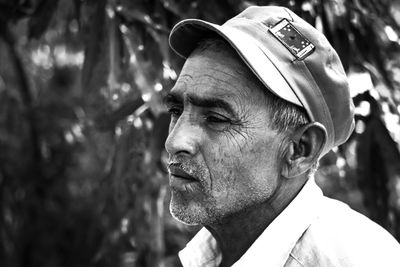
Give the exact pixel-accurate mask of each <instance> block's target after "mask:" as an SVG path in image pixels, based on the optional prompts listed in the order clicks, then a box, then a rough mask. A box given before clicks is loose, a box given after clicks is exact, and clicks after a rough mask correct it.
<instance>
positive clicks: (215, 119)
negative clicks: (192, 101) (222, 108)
mask: <svg viewBox="0 0 400 267" xmlns="http://www.w3.org/2000/svg"><path fill="white" fill-rule="evenodd" d="M206 121H207V122H208V123H230V122H231V120H230V119H229V118H227V117H225V116H223V115H221V114H216V113H212V114H208V115H206Z"/></svg>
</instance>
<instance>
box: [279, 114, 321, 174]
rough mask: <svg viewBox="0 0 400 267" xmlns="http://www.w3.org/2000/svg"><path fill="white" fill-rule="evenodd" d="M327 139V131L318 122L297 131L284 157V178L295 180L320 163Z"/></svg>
mask: <svg viewBox="0 0 400 267" xmlns="http://www.w3.org/2000/svg"><path fill="white" fill-rule="evenodd" d="M326 139H327V134H326V129H325V127H324V126H323V125H322V124H320V123H318V122H312V123H308V124H306V125H304V126H302V127H300V128H299V129H297V130H295V131H294V132H293V134H292V135H291V137H290V141H289V144H288V146H287V147H286V151H285V155H284V157H283V160H284V162H283V164H282V165H281V166H282V167H281V174H282V176H284V177H286V178H293V177H296V176H299V175H301V174H304V173H305V172H306V171H307V170H309V169H310V168H311V167H312V165H313V164H314V163H315V162H316V161H318V159H319V157H320V155H321V153H322V150H323V148H324V145H325V142H326Z"/></svg>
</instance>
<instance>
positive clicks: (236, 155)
mask: <svg viewBox="0 0 400 267" xmlns="http://www.w3.org/2000/svg"><path fill="white" fill-rule="evenodd" d="M256 140H257V139H256ZM258 140H260V138H259V139H258ZM210 149H213V153H210V154H209V155H210V157H209V159H208V162H207V163H208V164H207V165H208V168H209V171H210V180H211V181H210V182H211V183H210V184H211V186H212V190H213V191H217V192H220V193H222V192H225V193H228V192H230V191H240V190H242V191H243V192H245V191H247V189H250V188H251V189H252V190H253V189H254V187H261V186H262V187H264V186H267V185H269V184H270V183H271V186H273V184H274V181H275V180H276V177H277V171H278V168H277V158H276V154H275V153H274V152H276V149H277V147H276V146H274V144H273V142H267V141H266V140H260V141H259V142H251V141H250V142H247V143H245V144H244V145H242V146H240V147H239V146H235V147H230V146H223V145H221V144H220V145H215V146H213V147H212V148H211V147H210Z"/></svg>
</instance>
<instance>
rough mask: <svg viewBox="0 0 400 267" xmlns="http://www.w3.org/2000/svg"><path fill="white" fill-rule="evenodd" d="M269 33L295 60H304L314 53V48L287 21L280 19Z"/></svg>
mask: <svg viewBox="0 0 400 267" xmlns="http://www.w3.org/2000/svg"><path fill="white" fill-rule="evenodd" d="M269 31H270V32H271V33H272V34H273V35H274V36H275V38H276V39H278V40H279V41H280V42H281V43H282V44H283V45H284V46H285V47H286V48H287V49H288V50H289V51H290V53H292V54H293V55H294V56H295V57H296V59H300V60H302V59H305V58H306V57H308V56H309V55H311V53H312V52H313V51H314V49H315V46H314V45H313V44H312V43H311V42H310V41H309V40H308V39H307V38H306V37H305V36H304V35H302V34H301V32H299V31H298V30H297V29H296V28H295V27H294V25H293V24H291V23H290V22H289V21H288V20H287V19H282V20H281V21H279V22H278V23H277V24H276V25H275V26H273V27H272V28H270V29H269Z"/></svg>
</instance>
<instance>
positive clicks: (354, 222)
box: [179, 179, 400, 267]
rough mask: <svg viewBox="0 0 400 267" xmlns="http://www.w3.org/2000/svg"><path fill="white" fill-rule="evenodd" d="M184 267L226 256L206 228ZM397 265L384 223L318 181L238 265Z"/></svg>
mask: <svg viewBox="0 0 400 267" xmlns="http://www.w3.org/2000/svg"><path fill="white" fill-rule="evenodd" d="M179 257H180V259H181V262H182V264H183V266H184V267H200V266H201V267H217V266H219V264H220V263H221V261H222V254H221V251H220V250H219V248H218V244H217V242H216V240H215V239H214V238H213V236H212V235H211V233H210V232H209V231H208V230H207V229H205V228H203V229H201V230H200V231H199V233H197V234H196V236H195V237H194V238H193V239H192V240H191V241H190V242H189V243H188V244H187V245H186V247H185V248H184V249H183V250H182V251H180V252H179ZM248 266H252V267H254V266H268V267H275V266H324V267H326V266H360V267H365V266H397V267H400V245H399V243H398V242H397V241H396V240H395V239H394V238H393V237H392V236H391V235H390V234H389V233H388V232H387V231H386V230H384V229H383V228H382V227H380V226H378V225H377V224H376V223H374V222H372V221H371V220H370V219H368V218H367V217H365V216H363V215H361V214H359V213H357V212H355V211H354V210H352V209H350V208H349V207H348V206H347V205H346V204H344V203H342V202H340V201H337V200H333V199H330V198H327V197H325V196H323V194H322V191H321V189H320V188H319V187H318V186H317V185H316V184H315V182H314V180H313V179H309V181H308V182H307V183H306V184H305V185H304V187H303V188H302V190H301V191H300V192H299V194H298V195H297V196H296V197H295V198H294V199H293V201H292V202H291V203H290V204H289V205H288V206H287V207H286V209H284V210H283V211H282V212H281V214H280V215H279V216H278V217H276V218H275V220H274V221H273V222H272V223H271V224H270V225H269V226H268V227H267V228H266V229H265V230H264V232H263V233H262V234H261V235H260V236H259V237H258V239H257V240H256V241H255V242H254V243H253V244H252V245H251V246H250V248H249V249H248V250H247V251H246V253H245V254H244V255H243V256H242V257H241V258H240V259H239V260H238V261H237V262H236V263H235V264H233V267H248Z"/></svg>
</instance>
